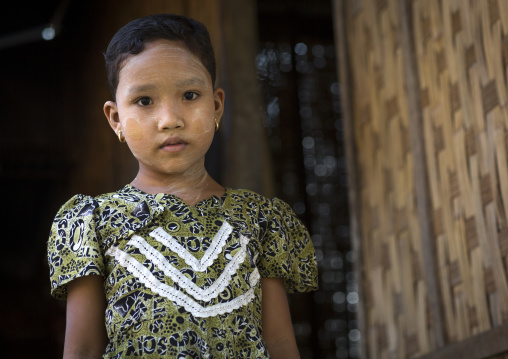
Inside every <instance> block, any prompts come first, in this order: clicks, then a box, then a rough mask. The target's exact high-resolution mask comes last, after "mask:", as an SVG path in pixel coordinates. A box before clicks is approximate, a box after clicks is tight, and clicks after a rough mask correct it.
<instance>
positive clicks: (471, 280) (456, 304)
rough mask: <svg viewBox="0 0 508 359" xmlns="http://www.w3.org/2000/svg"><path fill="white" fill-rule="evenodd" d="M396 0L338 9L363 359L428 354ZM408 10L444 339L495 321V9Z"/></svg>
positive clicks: (507, 131)
mask: <svg viewBox="0 0 508 359" xmlns="http://www.w3.org/2000/svg"><path fill="white" fill-rule="evenodd" d="M399 1H404V0H386V1H385V0H384V1H376V0H361V1H360V0H350V1H348V2H347V3H346V4H347V6H346V9H347V11H346V31H347V40H348V41H347V46H348V49H347V51H348V60H349V66H350V72H351V82H352V96H351V97H352V112H353V114H352V116H353V124H354V131H355V138H354V143H355V147H356V151H357V153H356V166H357V167H358V173H359V184H358V185H359V187H360V193H359V195H360V196H359V197H360V198H359V201H360V206H361V218H360V220H359V223H360V227H361V235H362V239H361V241H362V245H361V247H362V248H363V250H362V255H363V263H362V265H363V276H364V278H363V280H364V282H363V283H364V293H365V298H364V303H365V322H366V323H365V327H366V328H367V329H366V330H367V333H365V334H364V336H363V338H364V340H366V341H367V344H366V346H365V347H366V348H368V356H369V358H412V357H417V356H419V355H422V354H428V353H430V352H433V351H435V350H436V349H437V348H436V343H435V342H434V336H433V333H432V330H431V328H432V324H433V321H434V320H436V318H433V317H432V315H431V314H430V313H431V312H432V311H431V310H429V304H428V303H429V301H428V293H429V288H426V284H425V283H426V282H425V281H424V277H425V275H427V273H428V272H429V268H424V267H423V265H424V264H423V263H425V261H424V255H423V253H422V243H421V239H420V228H421V227H420V226H421V225H422V224H420V223H419V219H418V218H419V217H418V214H417V212H416V203H415V202H416V189H415V187H414V186H415V178H414V173H413V170H414V168H413V165H414V163H413V153H412V152H411V140H410V137H409V136H410V135H409V130H408V129H409V128H410V126H409V123H410V119H409V117H408V116H409V114H408V97H407V91H411V90H412V89H409V90H408V89H407V88H406V87H405V80H406V79H405V77H404V72H403V69H404V63H403V60H402V58H403V55H402V54H403V51H408V49H402V46H403V45H402V43H401V35H400V34H401V32H400V27H401V24H400V21H401V16H400V14H399ZM407 4H408V6H409V9H410V13H411V16H412V19H411V21H409V20H407V19H405V21H408V23H409V24H411V26H412V28H411V30H410V31H411V41H412V46H413V48H414V50H415V55H416V62H417V64H416V67H417V72H418V73H417V78H418V80H419V86H420V88H419V89H413V90H415V91H417V92H418V98H419V99H420V106H421V112H422V113H421V114H422V116H423V123H422V128H423V133H421V134H420V136H421V137H422V138H423V141H424V151H425V158H426V163H425V166H426V169H427V176H428V184H429V188H428V195H429V199H430V203H431V212H432V213H429V215H430V216H431V218H432V228H431V229H430V233H431V234H432V239H431V240H432V241H433V244H434V245H435V248H436V253H434V255H435V258H434V260H435V263H436V266H437V277H438V278H437V283H438V287H439V288H438V290H437V292H435V293H438V296H439V297H438V301H439V303H440V305H441V307H442V318H437V319H438V320H440V321H441V322H442V326H443V330H444V333H443V334H444V340H445V344H452V343H456V342H460V341H462V340H464V339H466V338H470V337H472V336H474V335H476V334H479V333H485V332H487V331H488V330H489V329H492V328H495V327H498V326H500V325H502V324H506V323H507V321H508V282H507V277H508V156H507V154H506V151H507V149H508V107H507V103H508V102H507V77H508V68H507V66H508V1H504V0H481V1H469V0H447V1H440V0H411V1H407ZM496 358H504V356H497V357H496Z"/></svg>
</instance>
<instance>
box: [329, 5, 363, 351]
mask: <svg viewBox="0 0 508 359" xmlns="http://www.w3.org/2000/svg"><path fill="white" fill-rule="evenodd" d="M345 10H346V5H345V1H343V0H334V2H333V13H334V16H333V18H334V28H335V41H336V47H337V68H338V75H339V83H340V84H341V89H342V91H341V101H342V114H343V119H342V123H343V132H344V148H345V153H346V162H347V173H348V201H349V218H350V233H351V246H352V248H353V253H354V269H355V276H356V281H357V284H358V296H359V298H360V301H359V303H358V310H357V313H356V317H357V320H358V329H359V330H360V333H361V336H362V339H361V345H360V346H361V353H362V354H361V355H362V358H366V359H367V357H368V351H367V340H366V334H367V331H366V330H367V328H366V318H365V307H364V295H363V293H364V291H363V277H364V275H363V259H362V257H363V256H362V237H361V231H360V221H361V213H360V211H361V209H360V189H359V186H358V184H359V180H358V170H357V166H356V147H355V136H354V119H353V113H352V110H351V107H352V98H351V96H350V94H351V93H352V86H351V80H350V76H349V74H350V71H349V61H348V60H349V58H348V51H347V38H346V30H345V29H346V15H345Z"/></svg>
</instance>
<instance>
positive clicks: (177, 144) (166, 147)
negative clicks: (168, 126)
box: [161, 137, 187, 152]
mask: <svg viewBox="0 0 508 359" xmlns="http://www.w3.org/2000/svg"><path fill="white" fill-rule="evenodd" d="M186 146H187V143H186V142H185V141H183V140H182V139H180V138H178V137H170V138H168V139H166V141H164V142H163V143H162V145H161V149H162V150H163V151H165V152H177V151H180V150H183V149H184V148H185V147H186Z"/></svg>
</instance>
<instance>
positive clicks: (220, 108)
mask: <svg viewBox="0 0 508 359" xmlns="http://www.w3.org/2000/svg"><path fill="white" fill-rule="evenodd" d="M225 97H226V94H225V93H224V90H223V89H221V88H220V87H218V88H216V89H215V90H214V91H213V101H214V104H215V118H216V119H217V120H220V118H221V117H222V113H223V112H224V98H225Z"/></svg>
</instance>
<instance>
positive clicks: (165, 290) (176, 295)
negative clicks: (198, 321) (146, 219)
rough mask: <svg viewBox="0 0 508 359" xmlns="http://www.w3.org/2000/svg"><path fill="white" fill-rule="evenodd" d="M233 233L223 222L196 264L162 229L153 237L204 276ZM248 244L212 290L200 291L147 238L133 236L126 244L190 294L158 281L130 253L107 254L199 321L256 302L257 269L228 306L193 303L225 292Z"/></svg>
mask: <svg viewBox="0 0 508 359" xmlns="http://www.w3.org/2000/svg"><path fill="white" fill-rule="evenodd" d="M232 230H233V228H232V227H231V225H230V224H229V223H227V222H224V224H223V225H222V226H221V228H220V229H219V231H218V232H217V235H216V236H215V237H214V239H213V240H212V243H211V244H210V246H209V248H208V249H207V250H206V251H205V254H204V255H203V257H202V258H201V260H197V259H196V258H195V257H194V256H193V255H192V254H191V253H189V252H188V251H187V250H186V249H185V248H184V247H183V246H182V245H181V244H180V243H178V242H177V241H176V239H175V238H173V237H172V236H171V235H169V234H168V233H166V232H165V231H164V230H163V229H162V228H161V227H159V228H157V229H155V230H153V231H152V232H151V233H150V236H152V237H153V238H155V239H156V240H157V241H159V242H160V243H162V244H163V245H164V246H166V247H168V248H169V249H171V250H172V251H173V252H175V253H176V254H177V255H178V256H180V257H181V258H182V259H183V260H184V261H185V263H187V264H188V265H189V266H191V267H192V269H193V270H194V271H196V272H203V271H205V270H206V269H207V268H208V267H209V266H211V265H212V264H213V261H214V260H215V259H216V258H217V257H218V256H219V254H220V253H222V249H223V248H224V245H225V243H226V240H227V238H228V237H229V235H230V234H231V232H232ZM248 243H249V239H248V238H247V237H245V236H240V249H239V250H238V252H237V253H236V254H235V255H234V256H233V258H232V259H231V260H230V261H229V262H228V264H227V265H226V266H225V268H224V271H223V272H222V274H221V275H220V276H219V278H217V280H215V282H213V283H212V284H211V285H210V286H208V287H207V288H201V287H199V286H197V285H196V284H195V283H194V282H193V281H191V280H190V279H189V278H188V277H187V276H185V275H184V274H182V273H181V272H180V270H179V269H178V268H176V267H175V266H173V264H171V263H170V262H169V261H168V260H167V259H166V258H165V257H164V256H163V255H162V254H161V253H160V252H159V251H158V250H157V249H155V248H154V247H152V246H151V245H150V244H149V243H148V242H147V241H146V240H145V239H144V238H142V237H140V236H137V235H134V236H133V237H132V238H131V240H130V241H129V242H128V243H127V244H128V245H131V246H134V247H136V248H138V249H139V251H140V252H141V253H142V254H143V255H144V256H145V257H146V258H147V259H148V260H149V261H151V262H152V263H154V264H155V265H156V266H157V267H158V268H159V269H161V270H162V271H163V272H164V274H165V275H166V276H168V277H169V278H171V279H172V280H173V282H174V283H177V284H178V285H179V286H180V287H182V288H184V289H185V291H186V292H187V293H188V294H185V293H184V292H181V291H179V290H177V289H175V288H173V287H171V286H169V285H167V284H165V283H162V282H161V281H159V280H158V279H157V278H156V277H155V276H154V275H153V273H152V272H150V270H149V269H148V268H147V267H145V266H144V265H143V264H142V263H141V262H139V261H138V260H137V259H135V258H134V257H132V256H131V255H129V254H128V253H126V252H124V251H122V250H120V249H119V248H118V247H111V248H109V249H108V251H107V252H106V254H107V255H109V256H112V257H114V258H115V259H116V260H117V261H118V263H119V264H120V265H121V266H123V267H125V268H126V269H127V270H128V271H129V272H131V273H132V274H133V275H134V276H135V277H137V278H138V279H139V280H140V282H142V283H143V284H144V285H145V286H146V287H147V288H150V289H151V290H152V291H153V292H155V293H158V294H159V295H161V296H163V297H166V298H168V299H169V300H171V301H173V302H175V303H176V304H178V305H180V306H183V307H184V308H185V309H186V310H187V311H189V312H190V313H192V314H193V315H194V316H196V317H209V316H214V315H218V314H224V313H228V312H231V311H232V310H235V309H238V308H240V307H242V306H244V305H246V304H248V303H249V302H250V301H252V299H253V298H254V288H255V286H256V285H257V283H258V281H259V278H260V274H259V272H258V269H257V268H255V269H254V271H253V272H252V273H251V274H250V277H249V280H248V281H249V284H250V286H251V288H250V289H249V290H248V291H247V292H245V293H244V294H242V295H240V296H238V297H235V298H233V299H232V300H230V301H228V302H225V303H218V304H215V305H211V306H202V305H200V304H199V303H197V302H196V301H195V300H194V299H196V300H201V301H210V300H212V299H215V298H217V297H218V296H219V294H220V293H221V292H222V291H224V289H226V287H227V286H228V284H229V283H230V282H231V279H232V277H233V275H234V274H235V273H236V271H237V270H238V268H239V267H240V265H241V263H243V262H244V260H245V257H246V255H247V244H248ZM193 298H194V299H193Z"/></svg>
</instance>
